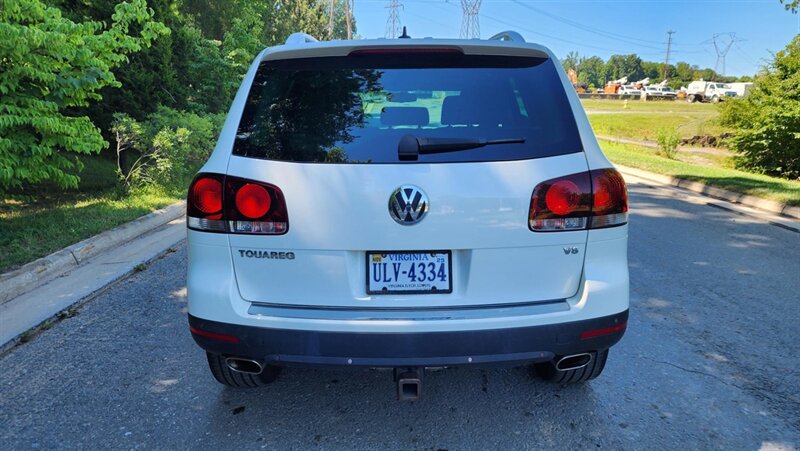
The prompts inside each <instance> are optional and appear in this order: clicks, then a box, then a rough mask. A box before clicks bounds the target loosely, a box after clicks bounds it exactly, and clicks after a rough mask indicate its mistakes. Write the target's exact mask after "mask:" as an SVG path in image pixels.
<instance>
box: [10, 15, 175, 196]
mask: <svg viewBox="0 0 800 451" xmlns="http://www.w3.org/2000/svg"><path fill="white" fill-rule="evenodd" d="M152 17H153V11H152V10H151V9H149V8H148V7H147V4H146V3H145V1H144V0H132V1H131V2H130V3H120V4H118V5H117V6H116V7H115V8H114V14H113V16H112V22H111V26H110V27H108V28H107V29H105V30H104V26H103V24H102V23H100V22H93V21H89V22H83V23H75V22H73V21H71V20H69V19H67V18H65V17H63V16H62V15H61V12H60V11H59V10H58V9H56V8H52V7H48V6H45V5H44V3H42V2H41V1H40V0H5V1H4V2H3V4H2V8H0V94H1V95H2V103H0V188H3V189H5V188H8V187H12V186H16V187H20V186H22V185H23V184H35V183H39V182H42V181H45V180H52V181H53V182H54V183H55V184H57V185H59V186H61V187H65V188H66V187H77V184H78V177H77V176H75V175H71V174H68V173H67V172H66V170H69V169H71V168H73V167H75V166H76V165H78V164H79V163H77V160H76V159H74V158H70V156H71V154H90V153H96V152H99V151H100V150H101V149H102V148H104V147H105V146H106V142H105V141H104V140H103V138H102V136H101V134H100V130H99V129H98V128H97V127H96V126H95V125H94V124H93V123H92V122H91V121H90V120H89V118H88V117H86V116H79V115H75V114H74V109H75V108H79V107H85V106H86V105H88V104H89V103H90V101H92V100H97V99H99V98H100V95H99V94H98V92H97V91H98V90H99V89H100V88H103V87H104V86H119V82H118V81H117V80H116V78H115V77H114V74H113V73H112V72H111V70H112V69H113V68H115V67H117V66H119V65H121V64H122V63H124V62H125V61H126V55H127V54H131V53H134V52H137V51H139V50H141V49H142V48H143V47H145V46H148V45H150V43H151V42H152V41H153V40H155V39H157V38H158V37H160V36H164V35H166V34H167V33H168V31H169V30H167V29H166V27H164V25H163V24H161V23H160V22H156V21H153V20H152ZM131 29H136V30H138V32H137V33H136V34H134V33H132V32H131Z"/></svg>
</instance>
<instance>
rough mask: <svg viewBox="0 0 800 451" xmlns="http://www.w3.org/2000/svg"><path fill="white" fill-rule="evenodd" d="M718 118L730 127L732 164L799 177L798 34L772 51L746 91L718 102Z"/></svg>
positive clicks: (799, 83) (799, 87) (799, 47)
mask: <svg viewBox="0 0 800 451" xmlns="http://www.w3.org/2000/svg"><path fill="white" fill-rule="evenodd" d="M720 122H721V123H722V124H723V125H729V126H732V127H734V128H735V130H736V131H735V132H734V135H733V137H732V138H731V140H730V146H731V148H732V149H733V150H734V151H736V152H737V153H738V154H739V155H738V157H737V158H736V164H737V166H738V167H740V168H743V169H747V170H751V171H757V172H762V173H765V174H770V175H777V176H782V177H786V178H792V179H800V35H799V36H797V37H795V38H794V40H792V42H790V43H789V45H788V46H787V47H786V49H784V50H782V51H780V52H778V53H776V54H775V58H774V61H773V62H772V63H771V64H770V65H769V66H767V67H766V68H764V70H763V72H762V73H761V74H759V76H758V77H756V79H755V82H754V85H753V89H752V90H751V91H750V95H748V96H747V97H744V98H741V99H733V100H732V101H726V102H725V103H724V104H723V106H722V111H721V115H720Z"/></svg>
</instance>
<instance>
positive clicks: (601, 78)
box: [561, 52, 753, 89]
mask: <svg viewBox="0 0 800 451" xmlns="http://www.w3.org/2000/svg"><path fill="white" fill-rule="evenodd" d="M561 64H563V65H564V69H565V70H569V69H574V70H575V72H577V74H578V81H579V82H581V83H586V84H588V85H590V86H595V87H597V88H600V87H602V86H604V85H605V84H606V82H608V81H611V80H619V79H620V78H622V77H628V81H629V82H635V81H637V80H641V79H644V78H650V81H651V82H653V83H657V82H660V81H661V80H663V79H664V73H665V71H664V63H663V62H661V63H658V62H653V61H643V60H642V59H641V58H640V57H639V56H638V55H636V54H629V55H611V57H610V58H608V61H604V60H603V59H602V58H600V57H599V56H590V57H581V56H580V55H578V53H577V52H570V53H568V54H567V55H566V56H565V57H564V58H562V59H561ZM666 69H667V70H666V74H667V79H668V80H669V81H668V83H667V84H669V85H670V86H672V87H673V88H675V89H678V88H680V87H681V86H686V85H687V84H689V83H690V82H691V81H693V80H700V79H703V80H709V81H721V82H723V83H732V82H735V81H752V79H753V77H750V76H743V77H730V76H723V75H720V74H717V73H716V72H714V70H713V69H709V68H705V69H701V68H700V67H699V66H696V65H692V64H689V63H686V62H678V63H676V64H670V65H669V66H668V67H667V68H666Z"/></svg>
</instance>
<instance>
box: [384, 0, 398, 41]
mask: <svg viewBox="0 0 800 451" xmlns="http://www.w3.org/2000/svg"><path fill="white" fill-rule="evenodd" d="M402 7H403V5H402V4H401V3H400V1H399V0H389V6H387V8H389V17H388V18H387V19H386V32H385V33H384V35H383V37H385V38H391V39H394V38H396V37H398V36H400V11H399V10H400V8H402Z"/></svg>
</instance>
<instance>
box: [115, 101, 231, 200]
mask: <svg viewBox="0 0 800 451" xmlns="http://www.w3.org/2000/svg"><path fill="white" fill-rule="evenodd" d="M223 120H224V115H222V114H206V115H203V116H201V115H198V114H195V113H188V112H184V111H177V110H173V109H170V108H166V107H161V108H159V109H158V110H157V111H156V112H155V113H152V114H150V115H149V116H148V117H147V119H146V120H145V121H144V122H141V123H140V122H138V121H136V120H135V119H133V118H131V117H130V116H128V115H126V114H124V113H117V114H115V115H114V122H113V123H112V126H111V130H112V132H113V133H114V135H115V140H116V142H117V146H116V151H117V173H118V175H119V177H120V180H121V181H122V182H123V183H124V185H125V186H126V187H127V188H129V189H130V188H138V187H143V186H149V185H161V186H174V185H175V183H176V182H180V181H183V180H185V179H186V178H187V177H188V176H189V175H190V174H191V173H193V172H194V171H196V170H197V168H198V167H199V166H200V165H201V164H202V163H203V161H205V159H206V158H208V156H209V155H210V154H211V151H212V150H213V148H214V143H215V141H216V137H217V134H218V133H219V130H220V128H221V127H222V121H223ZM129 154H131V155H132V158H126V157H127V156H128V155H129Z"/></svg>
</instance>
